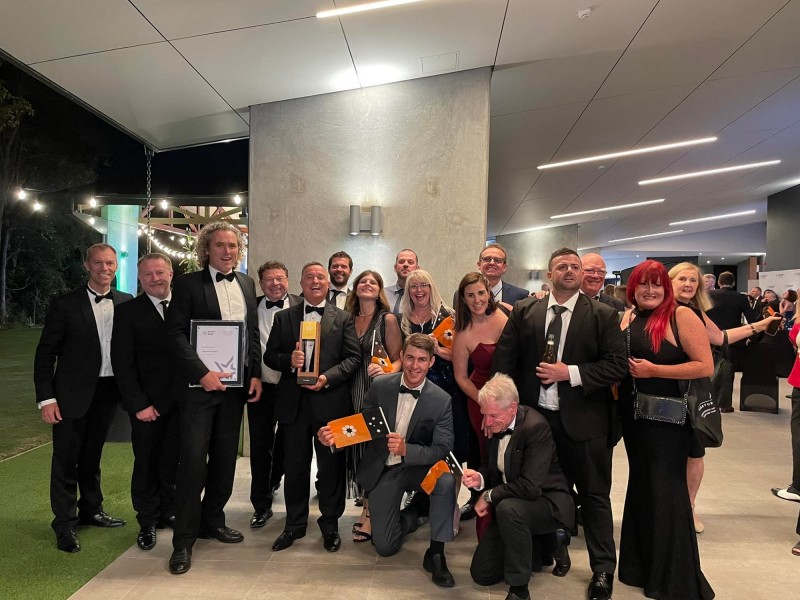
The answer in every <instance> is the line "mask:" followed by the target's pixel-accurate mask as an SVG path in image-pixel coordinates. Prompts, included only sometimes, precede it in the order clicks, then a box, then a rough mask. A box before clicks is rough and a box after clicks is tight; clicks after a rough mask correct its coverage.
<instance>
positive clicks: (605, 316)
mask: <svg viewBox="0 0 800 600" xmlns="http://www.w3.org/2000/svg"><path fill="white" fill-rule="evenodd" d="M547 303H548V299H547V298H545V299H542V300H541V301H539V300H537V299H535V298H529V299H527V300H523V301H521V302H518V303H517V305H516V306H515V307H514V310H513V311H512V312H511V315H510V317H509V319H508V322H507V323H506V326H505V328H504V329H503V333H502V334H501V335H500V339H499V340H498V342H497V349H496V350H495V353H494V357H493V360H492V370H493V371H494V372H499V373H506V374H508V375H510V376H511V377H512V378H513V379H514V382H515V383H516V384H517V389H518V390H519V396H520V402H521V403H522V404H525V405H527V406H533V407H536V406H537V405H538V403H539V390H540V388H541V383H540V382H541V380H540V379H539V378H538V377H537V376H536V366H537V365H538V364H539V363H540V362H541V358H542V355H543V354H544V349H545V327H544V322H545V314H546V312H547ZM561 360H562V362H563V363H565V364H567V365H577V366H578V369H579V370H580V374H581V381H582V385H581V386H578V387H572V386H571V385H570V383H569V381H560V382H558V397H559V407H560V410H561V420H562V421H563V423H564V429H565V430H566V432H567V435H569V437H570V438H571V439H573V440H574V441H576V442H582V441H587V440H590V439H595V438H599V437H607V436H608V435H609V428H610V424H611V413H612V408H613V407H612V404H611V403H612V402H614V400H613V397H612V395H611V387H610V386H611V384H612V383H615V382H618V381H620V380H621V379H622V378H623V377H625V375H626V374H627V372H628V361H627V356H626V351H625V338H624V337H623V335H622V331H621V330H620V328H619V315H618V314H617V312H616V311H615V310H614V309H612V308H611V307H609V306H606V305H605V304H602V303H600V302H595V301H594V300H592V299H591V298H589V297H588V296H587V295H585V294H580V293H579V295H578V299H577V301H576V303H575V312H574V313H573V315H572V318H571V320H570V324H569V329H568V330H567V336H566V339H565V342H564V350H563V353H562V357H561Z"/></svg>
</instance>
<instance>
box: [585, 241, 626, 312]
mask: <svg viewBox="0 0 800 600" xmlns="http://www.w3.org/2000/svg"><path fill="white" fill-rule="evenodd" d="M581 265H582V266H583V283H582V284H581V291H582V292H583V293H584V294H586V295H587V296H589V297H590V298H592V299H594V300H597V301H598V302H602V303H603V304H608V306H610V307H611V308H613V309H614V310H616V311H617V312H625V303H624V302H621V301H619V300H617V299H616V298H614V297H613V296H609V295H608V294H604V293H603V286H604V285H605V283H606V273H607V272H608V271H606V261H605V260H603V257H602V256H600V255H599V254H595V253H594V252H590V253H589V254H584V255H583V256H582V257H581Z"/></svg>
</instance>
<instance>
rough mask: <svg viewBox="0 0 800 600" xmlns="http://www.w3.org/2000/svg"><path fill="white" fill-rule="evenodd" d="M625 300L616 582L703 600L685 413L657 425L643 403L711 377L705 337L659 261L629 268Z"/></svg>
mask: <svg viewBox="0 0 800 600" xmlns="http://www.w3.org/2000/svg"><path fill="white" fill-rule="evenodd" d="M627 298H628V302H629V303H630V304H632V305H633V308H632V309H630V310H628V311H626V312H625V314H624V316H623V318H622V322H621V327H622V330H623V332H624V333H625V336H626V340H627V345H628V355H629V358H628V363H629V367H630V374H629V376H628V377H627V378H626V379H625V380H624V381H623V382H622V384H621V386H620V398H619V402H620V412H621V414H622V433H623V437H624V439H625V451H626V453H627V455H628V465H629V474H628V489H627V492H626V495H625V511H624V513H623V517H622V532H621V538H620V553H619V579H620V581H622V582H623V583H625V584H627V585H632V586H636V587H641V588H644V594H645V596H647V597H649V598H658V599H659V600H695V599H697V600H710V599H711V598H713V597H714V591H713V590H712V589H711V586H710V585H709V584H708V581H706V578H705V577H704V576H703V573H702V571H701V570H700V556H699V554H698V550H697V534H696V533H695V530H694V524H693V520H692V506H691V503H690V501H689V490H688V487H687V484H686V460H687V458H688V457H689V450H690V448H691V446H692V441H693V439H694V432H693V431H692V426H691V423H690V422H689V419H688V418H686V412H685V410H682V411H681V410H679V412H681V413H682V414H680V415H675V414H673V415H671V416H672V417H676V416H677V417H678V418H677V419H672V421H673V422H668V421H663V420H658V419H659V418H660V417H659V415H657V414H655V413H654V412H651V411H648V410H647V408H646V403H645V401H644V396H651V397H657V398H661V399H662V400H656V401H655V402H656V403H658V404H660V403H661V402H663V401H664V400H663V399H664V398H682V397H683V389H682V386H681V383H680V382H682V381H684V382H685V381H687V380H691V379H694V378H697V377H708V376H710V375H711V373H712V372H713V370H714V363H713V360H712V358H711V348H710V346H709V343H708V336H707V335H706V332H705V328H704V327H703V323H702V322H701V321H700V319H699V318H698V317H697V315H695V314H694V313H693V312H692V311H691V310H690V309H689V308H687V307H683V306H681V307H676V304H675V295H674V292H673V290H672V285H671V283H670V279H669V275H668V274H667V269H666V268H665V267H664V265H662V264H661V263H660V262H658V261H655V260H646V261H644V262H643V263H641V264H639V265H637V266H636V268H634V270H633V272H632V273H631V276H630V278H629V279H628V290H627ZM684 385H685V384H684ZM667 402H668V401H667ZM678 406H680V405H678ZM683 419H685V421H684V422H682V423H680V424H678V423H676V422H675V421H678V422H680V421H682V420H683Z"/></svg>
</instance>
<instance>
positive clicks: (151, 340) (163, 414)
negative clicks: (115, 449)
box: [111, 253, 183, 550]
mask: <svg viewBox="0 0 800 600" xmlns="http://www.w3.org/2000/svg"><path fill="white" fill-rule="evenodd" d="M138 271H139V283H140V284H141V286H142V292H143V293H142V294H141V295H140V296H138V297H137V298H135V299H133V300H131V301H130V302H126V303H125V304H123V305H121V306H120V307H119V308H118V309H117V310H116V311H115V313H114V336H113V337H112V339H111V364H112V365H113V366H114V375H115V376H116V378H117V384H118V385H119V390H120V397H121V399H122V408H124V409H125V411H126V412H127V413H128V415H129V417H130V421H131V443H132V446H133V456H134V462H133V474H132V476H131V500H132V501H133V508H134V510H135V511H136V520H137V521H138V522H139V535H138V536H137V538H136V543H137V545H138V546H139V548H141V549H142V550H152V549H153V548H154V547H155V545H156V529H157V528H160V529H163V528H164V527H172V524H173V522H174V520H175V475H176V472H177V469H178V435H179V429H178V410H177V407H176V406H175V403H176V402H175V401H176V399H177V398H179V397H180V395H181V394H182V393H183V387H182V386H181V385H180V380H179V379H178V378H176V377H175V370H174V367H173V364H172V354H171V353H170V351H169V344H168V340H167V326H166V324H165V323H164V316H165V314H166V312H167V307H168V306H169V302H170V300H171V297H172V290H171V288H170V284H171V283H172V261H170V259H169V257H168V256H165V255H164V254H158V253H153V254H148V255H146V256H143V257H142V258H140V259H139V264H138Z"/></svg>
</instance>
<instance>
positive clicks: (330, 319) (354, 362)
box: [264, 302, 361, 424]
mask: <svg viewBox="0 0 800 600" xmlns="http://www.w3.org/2000/svg"><path fill="white" fill-rule="evenodd" d="M304 306H305V304H304V303H302V302H301V303H299V304H296V305H295V306H292V307H290V308H285V309H283V310H279V311H278V312H277V313H275V319H274V320H273V322H272V331H271V332H270V334H269V339H268V340H267V349H266V351H265V352H264V364H265V365H267V366H268V367H269V368H270V369H275V370H276V371H280V372H281V380H280V381H279V382H278V389H277V403H276V404H275V419H276V420H277V421H278V422H279V423H282V424H290V423H293V422H294V420H295V417H296V416H297V411H298V410H299V408H300V397H301V396H302V395H303V394H309V398H310V402H311V410H312V414H313V416H314V418H315V419H316V420H317V421H318V422H319V423H327V422H328V421H331V420H333V419H338V418H340V417H344V416H346V415H350V414H352V413H353V405H352V401H351V400H350V379H351V378H352V377H353V375H354V374H355V372H356V371H357V370H358V368H359V366H360V364H361V345H360V344H359V342H358V336H357V335H356V329H355V325H354V324H353V315H351V314H350V313H349V312H345V311H343V310H340V309H338V308H336V306H334V305H333V304H332V303H330V302H326V303H325V311H324V312H323V314H322V321H321V332H320V350H319V352H320V354H319V370H320V375H325V377H326V378H327V379H328V382H327V384H326V385H325V387H324V388H323V389H321V390H319V391H318V392H312V391H310V390H307V389H305V388H302V387H300V385H298V383H297V373H296V371H295V370H294V369H292V352H293V351H294V349H295V346H296V344H297V342H298V341H299V339H300V323H301V322H302V321H303V318H304V317H305V315H304V313H303V311H304Z"/></svg>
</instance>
